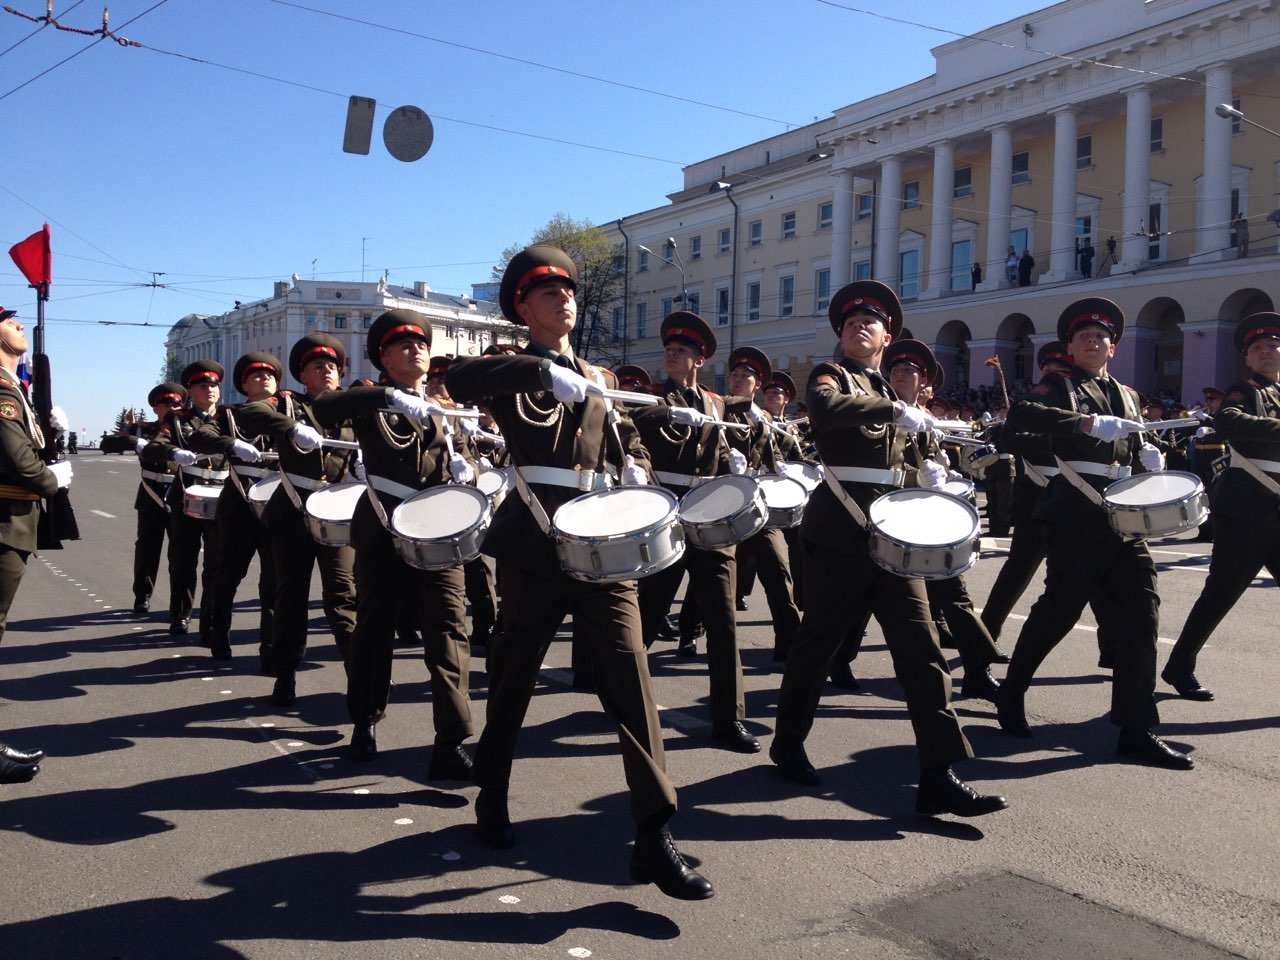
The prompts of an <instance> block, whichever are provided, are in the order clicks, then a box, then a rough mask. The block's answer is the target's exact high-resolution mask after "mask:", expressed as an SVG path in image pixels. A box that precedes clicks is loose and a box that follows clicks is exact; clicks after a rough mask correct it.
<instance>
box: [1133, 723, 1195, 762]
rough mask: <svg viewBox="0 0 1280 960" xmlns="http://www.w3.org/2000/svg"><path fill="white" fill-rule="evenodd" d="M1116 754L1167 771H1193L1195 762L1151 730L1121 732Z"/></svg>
mask: <svg viewBox="0 0 1280 960" xmlns="http://www.w3.org/2000/svg"><path fill="white" fill-rule="evenodd" d="M1116 753H1117V754H1118V755H1119V756H1121V757H1123V758H1124V759H1126V760H1133V761H1135V762H1137V763H1145V764H1148V765H1149V766H1152V767H1163V768H1164V769H1166V770H1192V769H1194V768H1195V761H1194V760H1192V759H1191V758H1190V757H1189V756H1187V755H1186V754H1185V753H1182V752H1181V751H1179V750H1175V749H1174V748H1173V747H1171V746H1169V744H1167V743H1165V742H1164V741H1163V740H1161V739H1160V738H1159V737H1157V736H1156V735H1155V734H1154V733H1152V732H1151V731H1150V730H1131V729H1125V730H1121V731H1120V740H1119V742H1118V743H1117V744H1116Z"/></svg>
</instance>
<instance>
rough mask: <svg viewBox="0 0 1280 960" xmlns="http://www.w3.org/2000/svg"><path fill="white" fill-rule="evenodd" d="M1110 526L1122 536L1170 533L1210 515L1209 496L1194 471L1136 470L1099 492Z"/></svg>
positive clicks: (1144, 536) (1188, 527) (1200, 521)
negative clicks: (1147, 471) (1101, 492)
mask: <svg viewBox="0 0 1280 960" xmlns="http://www.w3.org/2000/svg"><path fill="white" fill-rule="evenodd" d="M1102 502H1103V506H1105V507H1106V508H1107V520H1108V521H1110V523H1111V529H1113V530H1114V531H1115V532H1116V533H1118V534H1120V535H1121V536H1125V537H1142V538H1148V537H1172V536H1174V535H1175V534H1179V533H1185V532H1186V531H1188V530H1193V529H1195V528H1196V527H1198V526H1200V524H1202V523H1204V521H1205V519H1206V518H1207V517H1208V516H1209V496H1208V494H1206V493H1205V492H1204V484H1203V483H1201V482H1200V478H1199V477H1197V476H1196V475H1195V474H1194V473H1183V472H1181V471H1179V470H1169V471H1163V472H1161V473H1139V474H1136V475H1135V476H1132V477H1125V478H1124V479H1123V480H1117V481H1116V482H1115V483H1112V484H1110V485H1109V486H1108V487H1107V489H1106V490H1104V491H1103V494H1102Z"/></svg>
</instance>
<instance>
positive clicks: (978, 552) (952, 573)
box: [868, 543, 982, 580]
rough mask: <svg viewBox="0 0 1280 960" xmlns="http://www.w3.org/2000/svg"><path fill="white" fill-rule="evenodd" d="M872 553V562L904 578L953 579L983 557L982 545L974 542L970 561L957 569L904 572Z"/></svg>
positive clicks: (962, 574) (972, 566) (964, 572)
mask: <svg viewBox="0 0 1280 960" xmlns="http://www.w3.org/2000/svg"><path fill="white" fill-rule="evenodd" d="M868 552H869V553H870V557H871V562H872V563H874V564H875V565H876V566H877V567H879V568H880V569H881V570H883V571H884V572H885V573H891V574H893V575H894V576H895V577H901V578H902V579H903V580H951V579H953V578H955V577H963V576H964V575H965V574H966V573H968V572H969V571H970V570H972V569H973V568H974V567H975V566H977V564H978V561H979V560H980V559H981V557H982V549H981V546H980V545H979V544H977V543H975V544H974V550H973V552H972V553H971V554H970V555H969V562H968V563H966V564H965V565H964V566H962V567H960V568H959V569H957V570H948V571H945V572H943V571H939V572H938V573H903V572H902V571H901V570H894V569H893V568H892V567H890V566H889V565H888V564H887V563H884V562H883V561H882V560H881V559H880V558H879V557H877V556H876V555H875V554H874V553H871V552H870V551H868Z"/></svg>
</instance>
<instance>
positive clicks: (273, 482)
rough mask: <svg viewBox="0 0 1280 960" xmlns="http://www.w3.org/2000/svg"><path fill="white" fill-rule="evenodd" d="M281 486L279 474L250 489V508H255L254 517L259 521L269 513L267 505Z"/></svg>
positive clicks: (264, 478) (259, 482)
mask: <svg viewBox="0 0 1280 960" xmlns="http://www.w3.org/2000/svg"><path fill="white" fill-rule="evenodd" d="M279 486H280V477H279V475H278V474H277V475H276V476H274V477H263V478H262V479H261V480H259V481H258V482H257V483H255V484H254V485H253V486H252V487H250V488H249V489H248V491H247V494H248V498H249V506H251V507H252V508H253V513H254V516H256V517H257V518H258V519H259V520H261V519H262V517H263V515H264V514H265V513H266V512H267V503H268V502H270V500H271V498H272V497H273V496H275V492H276V488H278V487H279Z"/></svg>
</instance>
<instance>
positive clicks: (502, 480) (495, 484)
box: [476, 470, 511, 497]
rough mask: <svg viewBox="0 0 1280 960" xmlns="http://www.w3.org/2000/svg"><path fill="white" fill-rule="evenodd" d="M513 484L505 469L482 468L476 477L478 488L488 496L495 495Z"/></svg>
mask: <svg viewBox="0 0 1280 960" xmlns="http://www.w3.org/2000/svg"><path fill="white" fill-rule="evenodd" d="M510 486H511V480H510V479H509V478H508V477H507V474H506V472H505V471H503V470H481V471H480V476H479V477H477V478H476V489H477V490H479V491H480V492H481V493H483V494H484V495H485V496H486V497H493V496H496V495H498V494H499V493H502V492H503V491H504V490H506V489H507V488H508V487H510Z"/></svg>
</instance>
